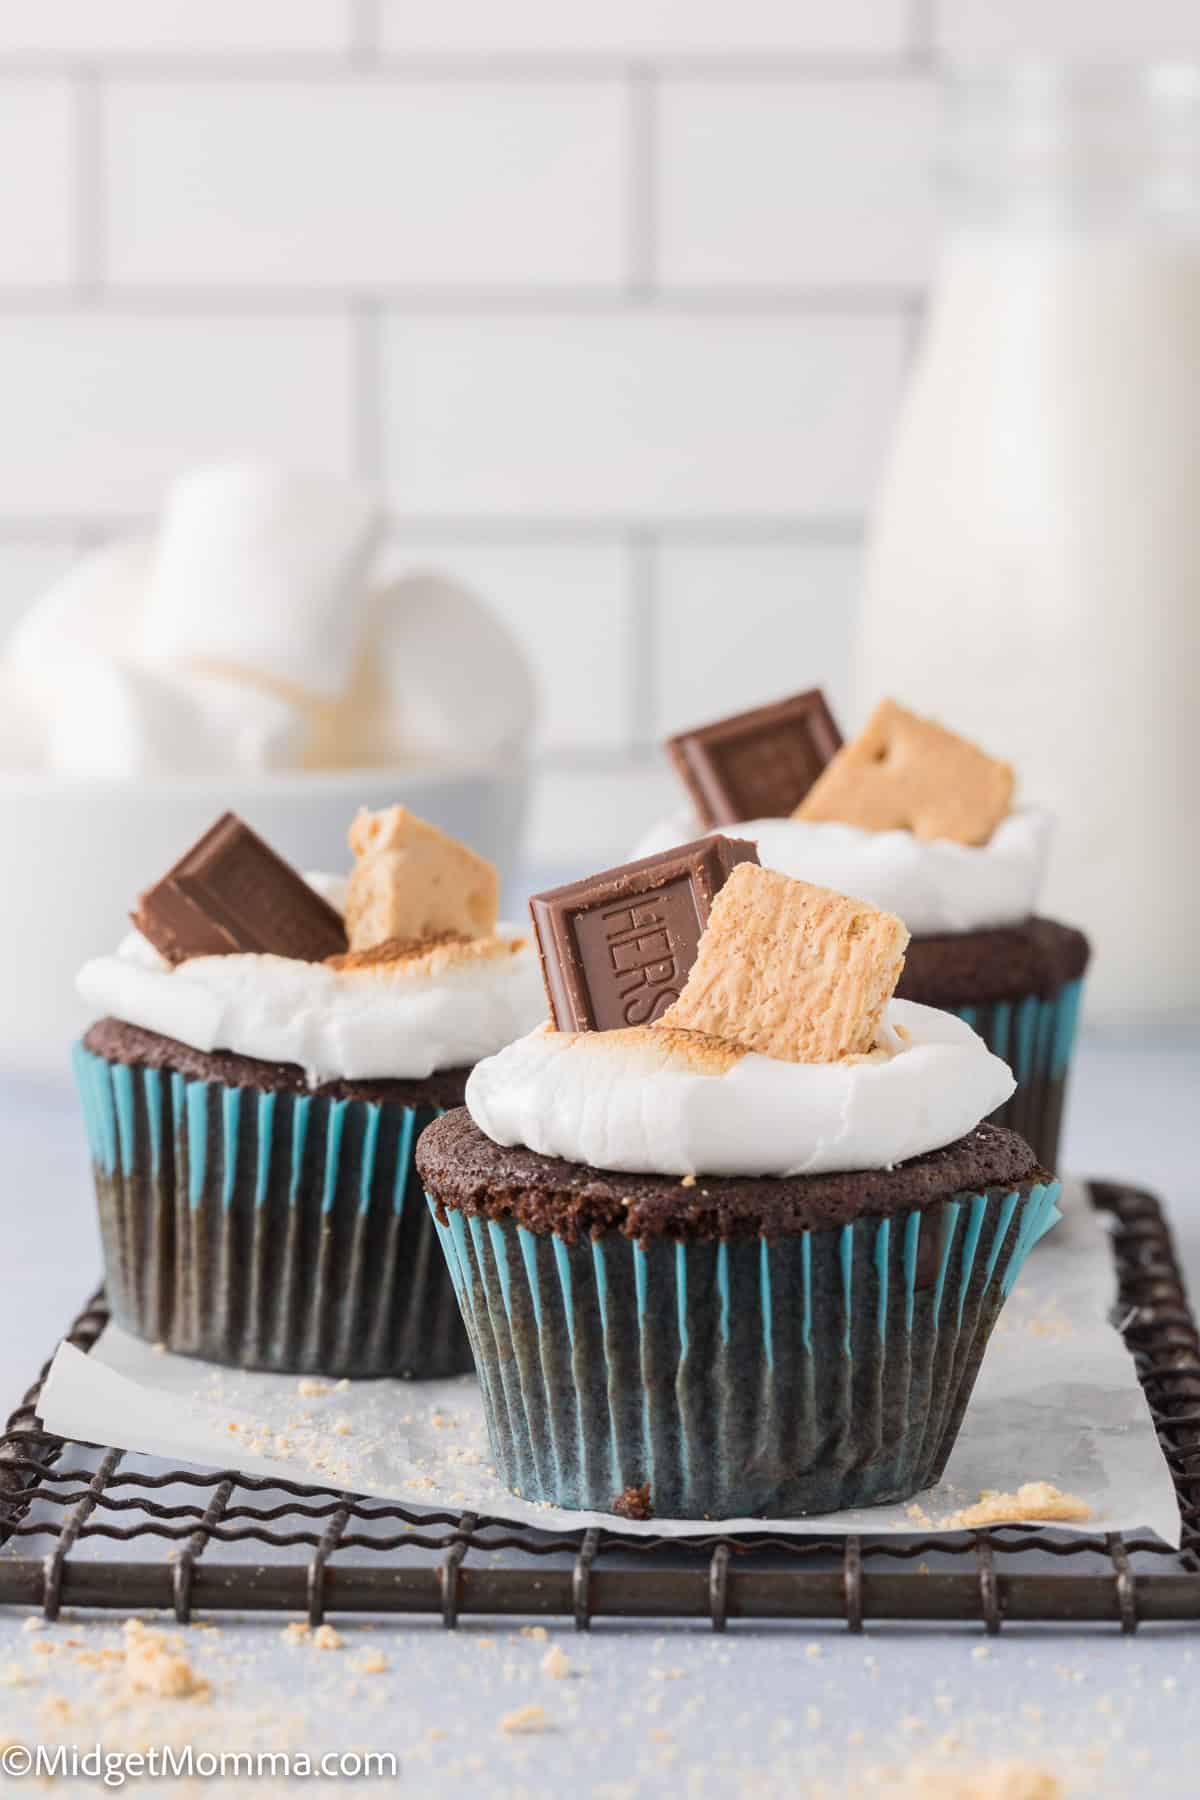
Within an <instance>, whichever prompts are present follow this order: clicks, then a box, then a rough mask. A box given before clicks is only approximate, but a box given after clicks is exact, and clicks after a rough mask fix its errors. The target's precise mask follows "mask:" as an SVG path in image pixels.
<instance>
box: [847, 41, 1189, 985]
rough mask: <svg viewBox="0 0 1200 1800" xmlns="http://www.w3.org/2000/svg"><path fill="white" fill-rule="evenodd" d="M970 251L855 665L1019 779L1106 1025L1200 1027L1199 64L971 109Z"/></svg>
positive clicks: (945, 259) (879, 549)
mask: <svg viewBox="0 0 1200 1800" xmlns="http://www.w3.org/2000/svg"><path fill="white" fill-rule="evenodd" d="M947 143H948V154H947V164H946V176H947V192H948V201H949V210H950V230H949V233H948V236H947V240H946V243H945V247H944V253H943V256H942V259H941V265H940V269H939V272H938V276H937V279H936V283H935V287H934V292H933V296H932V301H931V306H930V312H929V318H928V323H927V327H926V330H925V334H924V341H923V344H922V347H921V349H920V352H919V355H918V358H917V362H916V367H915V369H914V372H913V376H912V380H911V384H910V387H909V390H908V393H907V396H906V400H905V403H904V405H903V408H902V412H901V417H900V422H899V426H898V431H897V437H896V442H895V446H894V449H893V453H892V457H891V462H890V467H889V469H888V472H887V475H886V479H885V482H884V486H883V491H882V496H881V500H880V504H879V508H878V513H877V516H876V518H875V521H874V528H873V532H872V536H871V541H870V547H869V554H868V563H867V575H866V585H865V594H864V605H863V611H862V615H861V624H860V629H859V638H858V644H857V655H856V663H855V692H856V707H857V710H858V713H859V715H860V716H861V715H862V714H863V713H865V711H866V709H867V707H868V706H869V705H870V704H871V703H872V702H873V701H874V700H875V699H876V698H878V697H879V696H880V695H882V694H894V695H895V696H896V697H897V698H898V699H900V700H902V701H904V702H905V703H906V704H908V705H910V706H913V707H914V708H916V709H917V710H920V711H927V712H929V713H931V714H933V715H935V716H936V717H938V718H939V719H941V720H942V721H943V722H944V723H946V724H948V725H950V726H952V727H954V728H955V729H958V730H961V731H963V732H965V733H967V734H969V735H971V736H972V737H974V738H976V739H977V740H978V741H979V742H980V743H981V744H982V745H983V746H984V747H985V748H987V749H988V750H991V751H994V752H996V753H997V754H1000V755H1003V756H1006V757H1008V758H1009V759H1010V760H1011V761H1012V762H1013V763H1014V764H1015V766H1016V768H1017V771H1018V775H1019V779H1020V791H1021V793H1022V794H1023V795H1024V796H1025V797H1026V798H1028V799H1029V800H1030V801H1033V802H1036V803H1038V804H1043V805H1047V806H1049V807H1051V808H1052V809H1053V810H1054V811H1055V812H1056V814H1057V815H1058V820H1059V828H1058V837H1057V840H1056V845H1055V850H1054V854H1053V858H1052V865H1051V871H1050V876H1049V881H1048V885H1047V889H1046V893H1045V895H1044V900H1043V906H1042V910H1043V911H1046V912H1048V913H1050V914H1052V915H1053V916H1055V917H1058V918H1060V919H1063V920H1065V921H1066V922H1068V923H1071V924H1077V925H1081V926H1082V927H1083V928H1084V929H1085V930H1086V931H1087V932H1088V933H1089V935H1090V936H1091V937H1092V940H1093V947H1094V954H1095V960H1094V962H1093V966H1092V971H1091V973H1090V975H1089V996H1090V999H1091V1003H1092V1008H1093V1011H1096V1010H1100V1011H1105V1012H1108V1013H1109V1014H1113V1013H1117V1012H1120V1013H1126V1012H1136V1013H1162V1012H1168V1011H1172V1010H1175V1009H1181V1008H1191V1007H1196V1006H1197V1005H1200V806H1198V804H1197V787H1198V784H1200V69H1198V68H1195V67H1190V66H1184V65H1177V64H1176V65H1170V66H1167V65H1160V66H1156V67H1151V68H1142V69H1129V68H1126V69H1121V68H1073V69H1067V68H1061V67H1058V68H1055V67H1047V66H1030V67H1023V68H1017V69H1013V70H1009V71H1006V72H999V73H991V74H984V75H978V74H977V75H974V76H970V77H965V78H961V79H960V80H958V81H957V82H956V83H955V84H953V85H952V88H951V92H950V95H949V104H948V133H947Z"/></svg>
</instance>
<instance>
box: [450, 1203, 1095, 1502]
mask: <svg viewBox="0 0 1200 1800" xmlns="http://www.w3.org/2000/svg"><path fill="white" fill-rule="evenodd" d="M1059 1191H1060V1189H1059V1184H1058V1183H1057V1182H1053V1183H1049V1184H1047V1185H1045V1186H1042V1185H1035V1186H1033V1187H1031V1188H1025V1189H1023V1190H1022V1191H1013V1192H988V1193H979V1194H972V1193H960V1194H956V1195H955V1196H954V1197H953V1198H952V1199H950V1200H947V1201H944V1202H942V1203H941V1204H940V1205H935V1206H933V1207H930V1208H927V1209H925V1210H924V1211H921V1212H910V1213H905V1214H901V1215H898V1216H896V1217H893V1218H890V1219H882V1220H881V1219H867V1218H864V1219H859V1220H857V1221H855V1222H854V1223H853V1224H849V1225H845V1226H841V1227H833V1228H828V1229H825V1230H819V1231H808V1232H802V1233H799V1234H796V1235H794V1236H790V1237H786V1238H779V1239H776V1240H775V1241H774V1242H768V1241H767V1240H765V1239H758V1238H755V1239H750V1240H738V1241H733V1242H718V1243H701V1242H686V1243H685V1242H679V1243H676V1242H671V1241H668V1240H664V1239H654V1240H652V1241H650V1242H648V1243H646V1244H644V1245H643V1244H639V1243H636V1242H634V1241H632V1240H630V1239H628V1238H625V1237H623V1236H621V1235H620V1234H619V1233H617V1232H607V1233H604V1234H603V1235H602V1236H600V1237H597V1238H585V1239H581V1240H580V1241H579V1242H577V1243H574V1244H567V1243H565V1242H564V1241H563V1240H562V1239H561V1238H558V1237H555V1236H553V1235H549V1234H547V1235H542V1234H540V1233H535V1232H532V1231H530V1230H528V1229H527V1228H525V1227H524V1226H518V1225H516V1224H514V1223H513V1222H512V1220H510V1219H500V1220H496V1219H486V1218H479V1217H475V1216H470V1217H468V1216H465V1215H464V1214H463V1213H461V1212H459V1211H454V1210H449V1209H447V1211H446V1214H445V1217H446V1221H447V1222H446V1223H445V1224H444V1225H442V1224H438V1223H437V1220H436V1214H435V1213H434V1205H435V1202H434V1201H433V1200H432V1199H431V1200H430V1203H429V1204H430V1211H431V1215H433V1216H434V1219H435V1224H436V1226H437V1231H438V1236H439V1239H440V1241H441V1246H442V1250H443V1251H444V1253H445V1257H446V1262H447V1265H448V1267H449V1269H450V1272H451V1275H452V1277H453V1280H454V1286H455V1290H456V1292H457V1294H458V1299H459V1304H460V1306H461V1307H462V1312H463V1318H464V1319H465V1321H466V1325H467V1331H468V1333H469V1335H470V1339H471V1348H472V1350H473V1352H474V1356H475V1365H476V1369H477V1371H478V1374H479V1380H480V1385H481V1388H482V1392H483V1403H484V1411H485V1414H486V1418H487V1426H488V1433H489V1437H490V1440H491V1447H492V1454H493V1456H494V1458H495V1463H496V1468H497V1471H498V1473H499V1475H500V1477H501V1479H502V1480H503V1481H504V1482H505V1483H506V1485H507V1486H508V1487H509V1488H511V1489H512V1490H513V1491H514V1492H515V1493H517V1494H520V1495H522V1496H523V1497H524V1498H525V1499H526V1500H533V1501H545V1502H550V1503H551V1504H554V1505H557V1506H566V1507H574V1508H581V1509H585V1510H588V1511H597V1512H605V1511H611V1510H612V1507H613V1504H614V1501H615V1500H616V1499H617V1498H618V1497H619V1496H620V1495H621V1494H623V1493H624V1492H625V1490H626V1489H628V1488H631V1487H634V1488H637V1487H641V1486H642V1485H643V1484H645V1483H649V1486H650V1503H651V1505H652V1507H653V1509H654V1512H655V1514H656V1515H658V1516H659V1517H661V1518H712V1519H724V1518H799V1517H803V1516H805V1515H808V1514H817V1513H827V1512H835V1511H839V1510H840V1509H842V1508H844V1507H851V1506H875V1505H883V1504H885V1503H887V1502H890V1501H896V1500H903V1499H906V1498H907V1497H908V1496H910V1495H912V1494H915V1493H917V1492H919V1491H920V1490H921V1489H922V1488H926V1487H929V1486H931V1485H932V1484H933V1483H934V1482H935V1481H937V1480H938V1479H939V1477H940V1476H941V1473H942V1470H943V1469H944V1467H945V1464H946V1460H947V1458H948V1456H949V1454H950V1451H951V1448H952V1447H953V1444H954V1440H955V1437H956V1436H957V1433H958V1429H959V1425H960V1424H961V1421H962V1416H963V1412H964V1410H965V1408H966V1405H967V1401H968V1400H969V1398H970V1394H971V1390H972V1387H973V1386H974V1383H975V1377H976V1375H977V1373H978V1371H979V1366H980V1363H981V1361H982V1358H983V1353H984V1350H985V1348H986V1346H987V1341H988V1338H989V1336H990V1334H991V1330H992V1326H993V1325H994V1323H995V1321H996V1318H997V1315H998V1314H999V1311H1000V1308H1001V1306H1002V1305H1003V1303H1004V1300H1005V1297H1006V1296H1007V1294H1008V1292H1009V1290H1010V1288H1011V1287H1012V1284H1013V1282H1014V1281H1015V1280H1016V1278H1017V1275H1018V1273H1019V1271H1020V1268H1021V1265H1022V1264H1023V1262H1024V1261H1025V1258H1026V1256H1027V1255H1028V1254H1029V1251H1030V1250H1031V1249H1032V1247H1033V1245H1034V1244H1035V1243H1036V1242H1037V1240H1038V1239H1039V1238H1040V1237H1041V1236H1042V1235H1043V1234H1044V1233H1045V1232H1046V1231H1048V1230H1049V1229H1050V1227H1051V1226H1052V1225H1053V1224H1054V1223H1055V1221H1056V1220H1057V1219H1058V1217H1059V1216H1060V1215H1059V1212H1058V1208H1057V1205H1056V1201H1057V1197H1058V1194H1059Z"/></svg>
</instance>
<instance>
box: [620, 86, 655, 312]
mask: <svg viewBox="0 0 1200 1800" xmlns="http://www.w3.org/2000/svg"><path fill="white" fill-rule="evenodd" d="M625 107H626V135H625V144H626V150H625V155H626V169H625V204H626V207H627V209H628V216H627V219H626V251H625V254H626V258H627V268H626V297H627V298H628V299H631V300H647V299H649V298H650V297H651V296H652V295H653V294H654V293H655V291H656V289H657V286H658V266H659V255H658V205H659V191H658V188H659V155H658V78H657V76H656V74H655V72H654V69H653V67H652V66H651V65H650V64H649V63H631V64H630V66H629V73H628V77H627V80H626V83H625Z"/></svg>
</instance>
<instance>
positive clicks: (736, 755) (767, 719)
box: [667, 688, 842, 826]
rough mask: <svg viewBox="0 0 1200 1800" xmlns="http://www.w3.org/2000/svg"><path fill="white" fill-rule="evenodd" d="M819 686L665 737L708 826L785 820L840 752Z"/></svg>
mask: <svg viewBox="0 0 1200 1800" xmlns="http://www.w3.org/2000/svg"><path fill="white" fill-rule="evenodd" d="M841 742H842V734H841V732H840V731H839V730H838V728H837V726H836V724H835V723H834V719H833V714H832V713H831V712H830V710H829V707H828V706H827V704H826V701H825V696H824V694H822V692H821V690H820V689H819V688H811V689H809V691H808V692H807V693H804V694H793V695H792V696H791V698H790V699H788V700H778V701H776V702H775V703H774V704H773V705H771V706H759V707H755V709H754V710H753V711H752V712H744V713H736V714H734V716H733V717H732V718H728V719H718V720H717V721H716V723H715V724H712V725H700V726H697V728H696V729H695V730H694V731H683V732H680V733H679V735H678V736H677V737H672V738H668V739H667V750H668V752H669V754H670V757H671V760H672V761H673V762H674V764H675V767H676V769H677V770H678V771H679V774H680V776H681V777H682V779H683V782H684V785H685V786H686V788H687V790H688V793H689V794H690V795H691V798H692V803H693V805H694V806H695V808H696V811H697V813H698V814H699V817H700V821H701V823H702V824H704V825H714V826H719V825H735V824H737V823H738V822H739V820H745V819H783V818H787V817H788V816H789V815H790V814H791V813H793V812H794V811H795V810H796V808H797V807H798V806H799V804H800V802H801V800H803V798H804V796H805V794H807V792H808V790H809V788H810V787H811V786H812V784H813V782H814V781H815V780H816V779H817V776H818V775H819V774H820V773H821V771H822V769H824V767H825V765H826V763H828V762H829V761H830V760H831V758H832V757H833V755H834V753H835V752H836V751H837V750H838V749H840V748H841Z"/></svg>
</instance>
